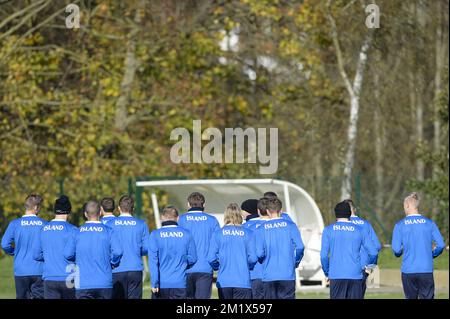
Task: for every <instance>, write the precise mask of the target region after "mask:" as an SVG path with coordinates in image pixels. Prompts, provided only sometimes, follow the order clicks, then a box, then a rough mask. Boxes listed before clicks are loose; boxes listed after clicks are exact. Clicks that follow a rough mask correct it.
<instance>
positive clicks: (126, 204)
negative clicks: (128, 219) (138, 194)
mask: <svg viewBox="0 0 450 319" xmlns="http://www.w3.org/2000/svg"><path fill="white" fill-rule="evenodd" d="M119 207H120V209H121V210H122V212H124V213H132V212H133V210H134V200H133V198H131V197H130V196H128V195H123V196H122V197H120V199H119Z"/></svg>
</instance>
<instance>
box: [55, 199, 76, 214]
mask: <svg viewBox="0 0 450 319" xmlns="http://www.w3.org/2000/svg"><path fill="white" fill-rule="evenodd" d="M54 211H55V214H57V215H68V214H70V212H71V211H72V205H71V204H70V199H69V197H67V196H66V195H61V196H60V197H59V198H58V199H56V201H55V209H54Z"/></svg>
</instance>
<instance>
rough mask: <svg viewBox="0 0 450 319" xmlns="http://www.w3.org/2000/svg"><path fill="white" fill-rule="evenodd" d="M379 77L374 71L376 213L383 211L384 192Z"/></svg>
mask: <svg viewBox="0 0 450 319" xmlns="http://www.w3.org/2000/svg"><path fill="white" fill-rule="evenodd" d="M379 82H380V79H379V74H378V73H377V72H376V71H375V74H374V86H375V87H374V95H375V105H374V119H373V123H374V132H375V174H376V192H375V201H376V214H377V215H378V216H379V214H380V213H381V212H382V211H384V207H383V195H384V194H383V192H384V186H383V185H384V169H383V144H384V141H383V140H384V138H383V134H384V132H383V127H382V122H381V112H380V83H379Z"/></svg>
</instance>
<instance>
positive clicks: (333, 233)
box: [320, 221, 378, 279]
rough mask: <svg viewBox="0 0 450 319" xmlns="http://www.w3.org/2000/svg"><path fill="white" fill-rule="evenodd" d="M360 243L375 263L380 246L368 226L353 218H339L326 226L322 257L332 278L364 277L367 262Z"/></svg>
mask: <svg viewBox="0 0 450 319" xmlns="http://www.w3.org/2000/svg"><path fill="white" fill-rule="evenodd" d="M361 247H363V248H364V249H365V250H366V251H367V253H368V257H369V260H368V264H373V263H374V262H375V260H376V258H377V254H378V250H377V249H376V248H375V246H374V244H373V243H372V240H371V239H370V238H369V234H368V232H367V229H365V228H363V227H361V226H359V225H356V224H354V223H353V222H351V221H338V222H336V223H334V224H331V225H329V226H327V227H325V229H324V230H323V234H322V248H321V250H320V260H321V263H322V269H323V272H324V273H325V276H327V277H328V278H330V279H362V275H363V269H364V266H365V265H362V263H361Z"/></svg>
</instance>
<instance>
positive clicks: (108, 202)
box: [100, 197, 116, 213]
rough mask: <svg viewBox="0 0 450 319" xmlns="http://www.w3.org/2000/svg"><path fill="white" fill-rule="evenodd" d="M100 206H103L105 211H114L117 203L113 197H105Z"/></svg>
mask: <svg viewBox="0 0 450 319" xmlns="http://www.w3.org/2000/svg"><path fill="white" fill-rule="evenodd" d="M100 206H102V208H103V210H104V211H105V213H113V212H114V209H115V208H116V205H115V203H114V199H113V198H111V197H105V198H103V199H102V200H101V201H100Z"/></svg>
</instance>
